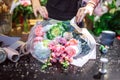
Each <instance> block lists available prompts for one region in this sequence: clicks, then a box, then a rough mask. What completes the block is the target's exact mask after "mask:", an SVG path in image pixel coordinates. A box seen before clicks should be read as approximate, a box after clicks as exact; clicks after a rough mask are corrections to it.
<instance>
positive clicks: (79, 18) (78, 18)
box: [76, 5, 94, 23]
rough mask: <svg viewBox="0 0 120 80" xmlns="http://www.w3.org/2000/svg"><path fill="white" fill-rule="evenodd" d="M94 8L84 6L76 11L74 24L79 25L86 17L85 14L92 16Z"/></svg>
mask: <svg viewBox="0 0 120 80" xmlns="http://www.w3.org/2000/svg"><path fill="white" fill-rule="evenodd" d="M93 10H94V8H93V7H92V6H88V5H87V6H85V7H82V8H79V9H78V12H77V14H76V22H77V23H80V22H81V21H82V20H83V18H84V17H85V16H86V14H89V15H92V13H93Z"/></svg>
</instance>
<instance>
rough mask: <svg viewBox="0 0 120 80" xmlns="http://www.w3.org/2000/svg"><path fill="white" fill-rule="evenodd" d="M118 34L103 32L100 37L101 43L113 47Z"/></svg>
mask: <svg viewBox="0 0 120 80" xmlns="http://www.w3.org/2000/svg"><path fill="white" fill-rule="evenodd" d="M115 36H116V34H115V32H113V31H102V33H101V35H100V43H101V44H103V45H107V46H111V45H112V44H113V41H114V38H115Z"/></svg>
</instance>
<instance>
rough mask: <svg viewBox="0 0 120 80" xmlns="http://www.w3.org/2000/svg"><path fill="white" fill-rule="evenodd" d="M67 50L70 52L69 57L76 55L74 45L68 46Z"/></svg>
mask: <svg viewBox="0 0 120 80" xmlns="http://www.w3.org/2000/svg"><path fill="white" fill-rule="evenodd" d="M65 52H66V53H67V54H68V56H69V57H72V56H73V55H75V53H76V50H75V49H74V48H73V47H72V46H68V47H66V48H65Z"/></svg>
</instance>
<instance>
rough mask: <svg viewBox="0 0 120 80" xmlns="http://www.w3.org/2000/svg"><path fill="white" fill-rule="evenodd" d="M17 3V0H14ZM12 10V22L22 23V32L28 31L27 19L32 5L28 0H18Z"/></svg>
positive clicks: (31, 12)
mask: <svg viewBox="0 0 120 80" xmlns="http://www.w3.org/2000/svg"><path fill="white" fill-rule="evenodd" d="M16 3H17V2H16ZM19 3H20V4H19V5H18V6H16V8H15V9H14V11H13V17H12V21H13V23H17V24H23V30H24V32H28V21H27V20H28V19H29V18H30V16H31V15H32V14H33V10H32V5H31V2H30V0H27V1H26V0H23V1H20V2H19Z"/></svg>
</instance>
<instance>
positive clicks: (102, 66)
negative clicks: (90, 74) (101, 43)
mask: <svg viewBox="0 0 120 80" xmlns="http://www.w3.org/2000/svg"><path fill="white" fill-rule="evenodd" d="M100 62H101V69H99V72H100V73H102V74H106V73H107V69H106V66H107V62H108V59H107V58H101V59H100Z"/></svg>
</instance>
